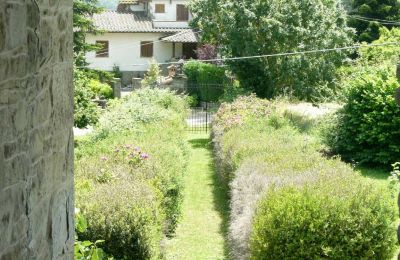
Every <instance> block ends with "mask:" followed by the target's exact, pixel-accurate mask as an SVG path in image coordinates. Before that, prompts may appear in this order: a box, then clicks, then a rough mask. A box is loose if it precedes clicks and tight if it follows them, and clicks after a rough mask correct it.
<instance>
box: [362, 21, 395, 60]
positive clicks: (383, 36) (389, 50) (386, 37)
mask: <svg viewBox="0 0 400 260" xmlns="http://www.w3.org/2000/svg"><path fill="white" fill-rule="evenodd" d="M399 41H400V29H397V28H393V29H391V30H388V29H387V28H385V27H383V28H381V29H380V37H379V39H377V40H375V41H373V42H372V43H373V44H382V43H387V42H399ZM359 55H360V57H359V59H358V62H360V63H361V64H369V65H372V66H378V65H382V63H386V64H389V65H392V66H394V65H395V64H397V62H398V57H399V56H400V46H399V45H386V46H377V47H367V48H361V49H360V50H359Z"/></svg>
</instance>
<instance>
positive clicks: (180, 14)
mask: <svg viewBox="0 0 400 260" xmlns="http://www.w3.org/2000/svg"><path fill="white" fill-rule="evenodd" d="M176 20H177V21H188V20H189V9H188V8H187V7H186V6H185V5H176Z"/></svg>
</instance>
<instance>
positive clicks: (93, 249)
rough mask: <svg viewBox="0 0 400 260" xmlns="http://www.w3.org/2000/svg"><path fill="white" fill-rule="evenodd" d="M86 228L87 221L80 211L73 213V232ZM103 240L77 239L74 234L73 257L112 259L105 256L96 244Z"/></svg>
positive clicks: (82, 230)
mask: <svg viewBox="0 0 400 260" xmlns="http://www.w3.org/2000/svg"><path fill="white" fill-rule="evenodd" d="M86 230H87V221H86V219H85V217H84V216H83V215H82V214H81V213H79V212H78V213H75V232H76V233H78V234H81V233H83V232H86ZM103 242H104V240H97V241H96V242H94V243H93V242H90V241H79V240H78V238H77V236H76V235H75V245H74V259H76V260H103V259H112V258H109V257H107V255H106V254H105V253H104V251H103V249H101V248H99V247H98V246H99V245H100V244H102V243H103Z"/></svg>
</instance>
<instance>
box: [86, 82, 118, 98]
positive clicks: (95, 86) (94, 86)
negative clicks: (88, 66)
mask: <svg viewBox="0 0 400 260" xmlns="http://www.w3.org/2000/svg"><path fill="white" fill-rule="evenodd" d="M88 87H89V88H90V89H91V91H92V92H93V93H94V94H95V96H96V97H97V98H100V99H110V98H112V97H113V90H112V88H111V87H110V86H109V85H108V84H105V83H101V82H100V81H98V80H95V79H91V80H90V81H89V83H88Z"/></svg>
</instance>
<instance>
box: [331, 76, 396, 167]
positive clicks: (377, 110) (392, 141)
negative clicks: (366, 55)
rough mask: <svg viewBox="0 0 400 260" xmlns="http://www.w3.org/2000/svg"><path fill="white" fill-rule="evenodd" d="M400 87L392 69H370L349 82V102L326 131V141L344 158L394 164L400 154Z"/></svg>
mask: <svg viewBox="0 0 400 260" xmlns="http://www.w3.org/2000/svg"><path fill="white" fill-rule="evenodd" d="M399 87H400V84H399V83H398V81H397V79H396V77H395V73H394V71H393V70H389V69H386V68H385V69H366V70H365V71H364V72H363V73H360V74H359V75H357V76H356V77H355V78H353V79H352V80H350V81H349V82H348V91H347V93H346V102H345V105H344V107H343V109H341V110H340V111H338V113H337V114H336V116H335V117H333V118H332V120H331V127H329V128H327V129H326V131H325V140H326V143H327V144H328V145H329V146H330V147H331V148H332V150H333V151H334V152H336V153H339V154H340V155H341V156H342V157H343V158H344V159H347V160H354V161H356V162H360V163H373V164H383V165H387V166H388V165H390V164H391V163H394V162H396V160H398V159H399V158H400V128H399V125H400V108H399V107H398V106H397V105H396V102H395V96H394V95H395V90H396V89H397V88H399Z"/></svg>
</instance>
